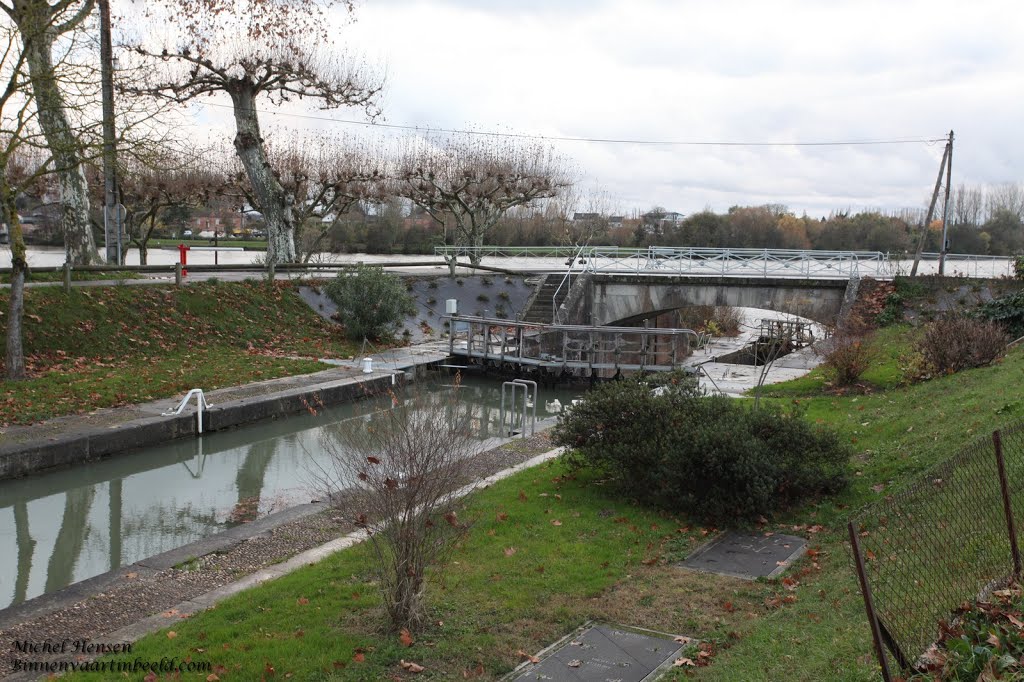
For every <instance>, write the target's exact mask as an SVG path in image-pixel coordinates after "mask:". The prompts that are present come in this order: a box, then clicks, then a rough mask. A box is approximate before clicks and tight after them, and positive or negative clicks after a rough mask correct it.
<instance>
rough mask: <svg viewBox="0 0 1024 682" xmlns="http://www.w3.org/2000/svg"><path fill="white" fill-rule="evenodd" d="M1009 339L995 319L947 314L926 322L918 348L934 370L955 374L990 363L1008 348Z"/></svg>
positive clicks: (931, 369) (938, 372)
mask: <svg viewBox="0 0 1024 682" xmlns="http://www.w3.org/2000/svg"><path fill="white" fill-rule="evenodd" d="M1007 341H1008V339H1007V337H1006V332H1005V331H1004V330H1003V327H1002V326H1001V325H999V324H998V323H996V322H991V321H987V320H978V319H975V318H971V317H967V316H965V315H947V316H945V317H940V318H939V319H937V320H934V321H932V322H929V323H928V324H927V325H926V326H925V328H924V334H922V336H921V340H920V341H919V342H918V344H917V351H918V352H919V353H920V354H921V356H922V357H923V358H924V362H925V366H926V367H927V369H929V370H930V371H931V372H932V373H935V374H953V373H955V372H959V371H960V370H964V369H970V368H972V367H983V366H985V365H988V364H991V363H992V362H993V361H995V360H996V359H997V358H1000V357H1002V355H1003V354H1004V353H1005V352H1006V344H1007Z"/></svg>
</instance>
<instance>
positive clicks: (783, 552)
mask: <svg viewBox="0 0 1024 682" xmlns="http://www.w3.org/2000/svg"><path fill="white" fill-rule="evenodd" d="M805 549H807V541H806V540H804V539H803V538H798V537H796V536H793V535H779V534H768V535H765V534H744V533H731V532H730V533H724V534H722V535H720V536H719V537H717V538H715V539H714V540H712V541H711V542H709V543H707V544H706V545H704V546H702V547H700V548H698V549H697V551H695V552H694V553H693V554H691V555H690V556H689V557H687V559H686V561H684V562H683V563H682V564H680V565H681V566H682V567H683V568H689V569H692V570H695V571H705V572H708V573H718V574H720V575H728V576H732V577H734V578H744V579H747V580H755V579H757V578H773V577H775V576H777V575H779V574H780V573H782V572H783V571H785V570H786V568H788V567H789V565H790V564H792V563H793V562H794V561H795V560H796V559H798V558H799V557H800V555H802V554H803V553H804V550H805Z"/></svg>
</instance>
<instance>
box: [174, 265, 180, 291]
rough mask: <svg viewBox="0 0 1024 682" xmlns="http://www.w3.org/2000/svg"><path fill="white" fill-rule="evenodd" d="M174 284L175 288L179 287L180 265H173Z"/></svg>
mask: <svg viewBox="0 0 1024 682" xmlns="http://www.w3.org/2000/svg"><path fill="white" fill-rule="evenodd" d="M174 284H175V286H179V287H180V286H181V263H175V264H174Z"/></svg>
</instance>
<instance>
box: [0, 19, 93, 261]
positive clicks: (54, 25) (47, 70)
mask: <svg viewBox="0 0 1024 682" xmlns="http://www.w3.org/2000/svg"><path fill="white" fill-rule="evenodd" d="M94 6H95V0H84V1H76V0H58V1H57V2H54V3H53V4H51V3H50V2H49V1H48V0H10V1H9V2H0V10H3V11H4V12H5V13H6V14H7V16H8V17H10V18H11V20H12V21H14V23H15V25H16V26H17V28H18V32H19V34H20V37H21V41H22V45H23V50H24V62H25V65H26V66H27V73H28V75H29V79H30V83H31V89H32V94H33V97H34V100H35V106H36V108H37V110H38V124H39V126H40V128H42V131H43V134H44V135H45V137H46V141H47V144H48V145H49V148H50V150H51V152H52V154H53V157H54V163H55V166H56V167H57V168H58V169H59V170H58V171H57V174H58V178H59V181H60V195H61V227H62V230H63V233H64V244H65V249H66V251H67V256H68V261H69V262H70V263H72V264H73V265H91V264H95V263H98V262H100V255H99V252H98V251H97V250H96V243H95V240H94V239H93V235H92V228H91V225H90V221H89V192H88V187H87V185H86V181H85V174H84V172H83V169H82V163H81V162H82V144H81V139H80V133H79V132H78V131H77V130H76V127H75V125H74V124H73V121H72V119H71V117H70V116H69V102H68V100H67V98H66V96H65V92H63V91H62V82H61V76H60V70H61V68H60V67H66V66H68V64H67V63H63V64H62V63H61V62H63V61H64V59H65V58H66V57H67V56H68V55H69V54H70V53H71V52H72V51H73V49H74V48H73V46H68V45H59V44H58V43H59V42H60V41H61V40H62V38H65V37H67V36H69V35H72V34H74V33H75V32H76V31H77V30H78V29H79V28H81V27H82V25H83V23H84V22H85V20H86V19H87V18H88V17H89V15H90V14H91V13H92V10H93V8H94ZM72 39H73V38H72ZM55 49H60V51H61V52H60V54H59V55H58V60H57V62H56V63H55V61H54V55H55ZM75 78H76V79H77V78H78V76H76V77H75ZM65 85H66V84H65ZM72 106H77V105H72Z"/></svg>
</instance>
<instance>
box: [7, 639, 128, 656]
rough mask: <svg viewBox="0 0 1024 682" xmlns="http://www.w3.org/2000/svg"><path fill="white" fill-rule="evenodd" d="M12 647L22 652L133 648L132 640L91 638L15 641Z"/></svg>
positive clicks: (94, 651)
mask: <svg viewBox="0 0 1024 682" xmlns="http://www.w3.org/2000/svg"><path fill="white" fill-rule="evenodd" d="M12 648H13V649H14V650H15V651H17V652H18V653H22V654H126V653H130V652H131V650H132V644H131V642H94V641H92V640H91V639H62V640H52V639H44V640H43V641H41V642H32V641H29V640H27V639H23V640H21V641H17V640H16V641H14V642H13V646H12Z"/></svg>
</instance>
